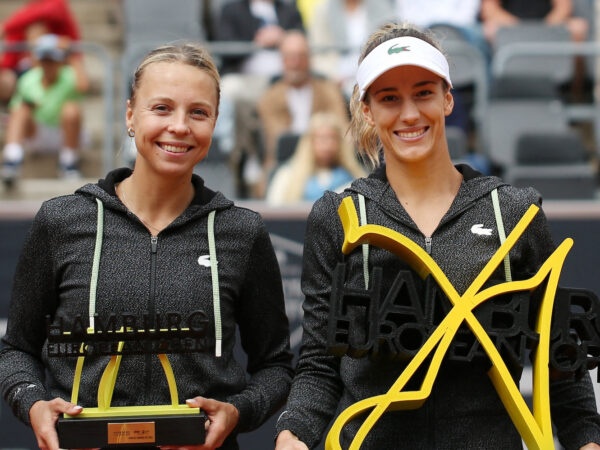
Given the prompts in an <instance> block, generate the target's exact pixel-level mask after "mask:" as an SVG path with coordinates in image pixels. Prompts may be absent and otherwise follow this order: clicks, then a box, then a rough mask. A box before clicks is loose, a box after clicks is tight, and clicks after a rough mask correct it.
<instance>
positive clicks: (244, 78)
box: [214, 0, 304, 198]
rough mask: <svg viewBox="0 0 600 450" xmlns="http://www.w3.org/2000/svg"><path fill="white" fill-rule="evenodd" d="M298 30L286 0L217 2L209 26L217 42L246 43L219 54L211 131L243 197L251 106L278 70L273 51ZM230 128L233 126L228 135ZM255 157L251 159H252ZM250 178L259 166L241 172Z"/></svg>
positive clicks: (252, 131)
mask: <svg viewBox="0 0 600 450" xmlns="http://www.w3.org/2000/svg"><path fill="white" fill-rule="evenodd" d="M291 29H300V30H302V29H304V25H303V23H302V16H301V15H300V12H299V11H298V9H297V8H296V5H295V2H289V1H286V0H233V1H229V2H225V3H223V6H222V7H221V10H220V14H219V20H218V24H217V26H216V28H215V32H214V34H215V39H216V40H217V41H226V42H239V43H246V44H248V45H247V47H246V48H241V49H240V52H239V53H237V54H228V55H224V56H223V57H222V58H221V64H220V73H221V108H220V113H219V120H218V121H217V127H216V129H215V137H216V138H217V139H218V140H219V143H220V146H221V148H222V149H223V151H224V152H227V153H230V154H231V161H232V164H233V166H234V167H236V169H235V170H236V171H237V172H238V173H240V175H239V180H238V191H239V192H238V195H239V196H240V197H241V198H243V197H247V196H248V193H247V192H246V191H247V187H246V186H245V181H244V177H243V175H242V172H243V170H244V166H247V167H257V164H246V163H245V161H246V159H247V155H256V154H258V153H259V151H260V149H259V147H260V141H259V139H258V135H259V132H258V128H259V127H258V120H257V117H256V110H255V105H256V102H257V101H258V98H259V97H260V95H261V94H262V92H264V90H265V89H266V88H267V86H268V84H269V82H270V80H271V79H272V77H273V76H276V75H278V74H280V73H281V69H282V63H281V56H280V54H279V51H278V47H279V44H280V42H281V39H282V38H283V36H284V35H285V32H286V31H287V30H291ZM231 130H235V133H232V132H231ZM255 159H256V158H253V161H255ZM246 172H247V173H253V175H248V176H249V177H250V178H256V173H259V170H258V171H257V170H251V169H248V170H246Z"/></svg>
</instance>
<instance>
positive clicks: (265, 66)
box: [217, 0, 304, 76]
mask: <svg viewBox="0 0 600 450" xmlns="http://www.w3.org/2000/svg"><path fill="white" fill-rule="evenodd" d="M303 28H304V25H303V23H302V17H301V16H300V12H299V11H298V9H297V8H296V6H295V4H294V3H292V2H287V1H283V0H235V1H230V2H227V3H225V4H224V5H223V8H222V10H221V14H220V15H219V27H218V28H217V40H219V41H238V42H248V43H252V44H254V45H255V47H256V51H254V52H252V53H251V54H248V53H245V52H242V53H241V54H239V55H231V56H227V57H224V58H223V60H222V67H221V72H222V74H227V73H231V72H234V73H243V74H258V75H267V76H272V75H275V74H277V73H279V71H280V70H281V60H280V57H279V54H278V52H277V47H278V46H279V43H280V42H281V39H282V37H283V35H284V34H285V30H290V29H303Z"/></svg>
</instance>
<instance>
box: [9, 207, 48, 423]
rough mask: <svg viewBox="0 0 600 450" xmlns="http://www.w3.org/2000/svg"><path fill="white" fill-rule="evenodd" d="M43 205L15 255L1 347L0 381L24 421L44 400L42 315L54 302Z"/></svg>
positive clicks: (44, 323) (44, 330) (45, 396)
mask: <svg viewBox="0 0 600 450" xmlns="http://www.w3.org/2000/svg"><path fill="white" fill-rule="evenodd" d="M44 217H45V215H44V211H43V209H42V210H41V211H40V212H39V213H38V214H37V216H36V218H35V219H34V222H33V224H32V227H31V229H30V231H29V234H28V236H27V238H26V240H25V243H24V246H23V249H22V252H21V255H20V257H19V260H18V263H17V267H16V271H15V276H14V282H13V287H12V296H11V302H10V308H9V313H8V326H7V331H6V334H5V336H4V337H3V338H2V349H1V350H0V386H1V388H2V395H3V397H4V399H5V400H6V401H7V403H8V404H9V405H10V407H11V408H12V410H13V412H14V414H15V415H16V416H17V417H18V418H19V419H20V420H21V421H23V422H24V423H26V424H29V409H30V408H31V406H32V405H33V404H34V403H35V402H36V401H38V400H49V399H50V398H49V394H48V392H47V391H46V389H45V388H44V365H43V362H42V359H41V358H42V356H41V355H42V348H43V346H44V342H45V339H46V320H45V318H46V315H48V314H51V313H52V310H53V308H54V306H55V304H56V300H55V299H56V293H55V289H54V282H53V278H54V277H53V274H52V267H53V264H52V252H51V251H50V249H49V245H48V244H49V241H50V240H49V233H48V230H47V227H46V225H45V219H44Z"/></svg>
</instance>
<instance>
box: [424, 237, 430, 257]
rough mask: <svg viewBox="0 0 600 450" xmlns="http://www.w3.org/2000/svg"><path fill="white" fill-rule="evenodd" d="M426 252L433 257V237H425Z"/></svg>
mask: <svg viewBox="0 0 600 450" xmlns="http://www.w3.org/2000/svg"><path fill="white" fill-rule="evenodd" d="M425 251H426V252H427V254H428V255H431V236H425Z"/></svg>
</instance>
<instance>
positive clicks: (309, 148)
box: [266, 112, 365, 205]
mask: <svg viewBox="0 0 600 450" xmlns="http://www.w3.org/2000/svg"><path fill="white" fill-rule="evenodd" d="M346 129H347V124H346V122H342V121H340V118H339V117H338V116H336V115H334V114H331V113H329V112H319V113H315V114H314V115H313V116H312V117H311V119H310V123H309V125H308V130H307V131H306V132H305V133H304V134H303V135H302V136H301V137H300V140H299V142H298V145H297V146H296V150H295V152H294V154H293V155H292V157H291V159H290V160H289V161H288V162H286V163H284V164H283V165H282V166H281V167H279V168H278V169H277V170H276V171H275V173H274V175H273V178H272V180H271V182H270V183H269V188H268V191H267V197H266V200H267V203H269V204H272V205H285V204H290V203H294V202H300V201H309V202H314V201H315V200H317V199H319V198H320V197H321V196H322V195H323V193H324V192H325V191H326V190H332V191H336V192H339V191H341V190H342V189H344V188H345V187H346V186H348V185H349V184H350V182H351V181H352V180H354V179H355V178H359V177H361V176H364V175H365V171H364V169H363V167H362V165H361V164H360V163H359V162H358V159H357V157H356V152H355V150H354V146H353V145H352V142H350V140H349V139H348V138H347V137H346Z"/></svg>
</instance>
